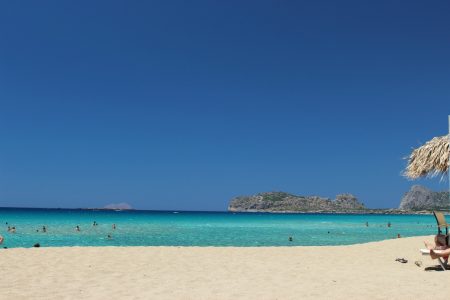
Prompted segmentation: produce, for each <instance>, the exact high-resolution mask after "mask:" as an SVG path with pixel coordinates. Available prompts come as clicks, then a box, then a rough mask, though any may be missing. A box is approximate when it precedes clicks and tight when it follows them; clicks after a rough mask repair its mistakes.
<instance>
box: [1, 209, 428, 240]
mask: <svg viewBox="0 0 450 300" xmlns="http://www.w3.org/2000/svg"><path fill="white" fill-rule="evenodd" d="M94 221H95V222H97V223H98V226H93V225H92V224H93V222H94ZM365 222H368V223H369V226H368V227H366V225H365ZM389 222H390V223H391V224H392V226H391V227H390V228H388V227H387V223H389ZM112 224H116V229H115V230H114V229H112ZM44 225H45V226H46V228H47V232H43V231H42V226H44ZM77 225H78V226H80V229H81V231H80V232H77V231H76V230H75V227H76V226H77ZM8 226H10V227H13V226H14V227H16V233H10V232H8V230H7V227H8ZM37 230H39V231H37ZM435 232H436V226H435V220H434V217H433V216H431V215H353V214H339V215H337V214H269V213H228V212H183V211H180V212H172V211H104V210H98V211H95V210H71V209H17V208H0V234H1V235H2V236H3V237H4V238H5V241H4V243H3V245H2V246H5V247H8V248H14V247H31V246H32V245H33V244H35V243H39V244H40V245H41V247H52V246H239V247H246V246H294V245H302V246H303V245H347V244H356V243H364V242H370V241H379V240H385V239H392V238H395V237H396V236H397V234H398V233H400V234H401V236H402V237H408V236H418V235H431V234H435ZM108 235H111V238H108ZM289 237H292V238H293V241H289V240H288V239H289Z"/></svg>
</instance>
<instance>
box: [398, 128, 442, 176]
mask: <svg viewBox="0 0 450 300" xmlns="http://www.w3.org/2000/svg"><path fill="white" fill-rule="evenodd" d="M449 154H450V148H449V136H448V135H444V136H440V137H435V138H433V139H432V140H431V141H428V142H426V143H425V144H424V145H423V146H421V147H419V148H417V149H414V151H413V152H412V153H411V155H410V156H409V158H408V165H407V167H406V169H405V171H404V173H403V174H404V175H405V176H406V177H408V178H410V179H417V178H419V177H435V176H437V175H445V174H447V173H448V157H449Z"/></svg>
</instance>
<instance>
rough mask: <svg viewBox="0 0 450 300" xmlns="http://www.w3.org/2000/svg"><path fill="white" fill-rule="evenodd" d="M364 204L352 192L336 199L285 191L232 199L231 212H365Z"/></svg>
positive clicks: (229, 208)
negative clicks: (298, 194) (299, 194)
mask: <svg viewBox="0 0 450 300" xmlns="http://www.w3.org/2000/svg"><path fill="white" fill-rule="evenodd" d="M364 210H366V208H365V206H364V204H362V203H361V202H359V201H358V199H357V198H356V197H355V196H353V195H352V194H341V195H337V196H336V199H334V200H331V199H329V198H323V197H319V196H297V195H293V194H289V193H285V192H267V193H259V194H256V195H253V196H240V197H236V198H234V199H232V200H231V202H230V204H229V206H228V211H231V212H330V213H339V212H341V213H347V212H363V211H364Z"/></svg>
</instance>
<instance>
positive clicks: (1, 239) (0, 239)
mask: <svg viewBox="0 0 450 300" xmlns="http://www.w3.org/2000/svg"><path fill="white" fill-rule="evenodd" d="M5 224H6V225H8V222H6V223H5ZM92 226H93V227H96V226H98V223H97V222H96V221H94V223H92ZM111 227H112V229H113V230H116V229H117V225H116V224H115V223H114V224H112V226H111ZM7 231H8V233H16V226H10V225H8V228H7ZM39 231H40V230H39V229H36V232H39ZM41 231H42V232H43V233H46V232H47V226H46V225H43V226H42V228H41ZM75 231H78V232H79V231H81V228H80V226H79V225H77V226H75ZM107 238H108V239H109V240H110V239H112V234H111V233H108V235H107ZM4 240H5V238H4V237H3V236H2V235H0V245H1V244H2V243H3V242H4ZM40 246H41V245H40V244H39V243H35V244H34V245H33V247H40ZM4 248H6V247H4Z"/></svg>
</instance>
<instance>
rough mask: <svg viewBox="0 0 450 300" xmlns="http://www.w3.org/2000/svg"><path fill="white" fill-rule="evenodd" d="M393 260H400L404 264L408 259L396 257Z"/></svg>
mask: <svg viewBox="0 0 450 300" xmlns="http://www.w3.org/2000/svg"><path fill="white" fill-rule="evenodd" d="M395 261H398V262H401V263H402V264H406V263H407V262H408V260H407V259H404V258H397V259H395Z"/></svg>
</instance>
